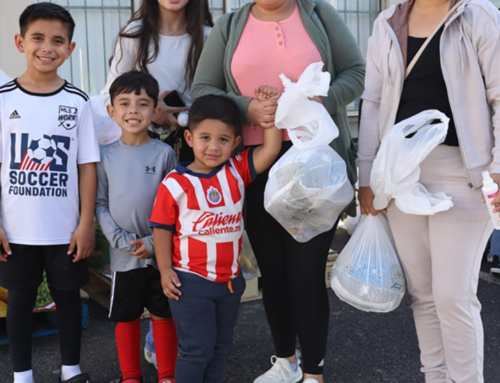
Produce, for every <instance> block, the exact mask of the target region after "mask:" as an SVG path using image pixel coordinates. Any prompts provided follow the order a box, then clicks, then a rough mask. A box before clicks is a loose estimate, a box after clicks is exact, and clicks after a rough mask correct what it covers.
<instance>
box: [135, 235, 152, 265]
mask: <svg viewBox="0 0 500 383" xmlns="http://www.w3.org/2000/svg"><path fill="white" fill-rule="evenodd" d="M130 244H131V245H132V246H135V250H134V251H132V255H133V256H134V257H137V258H139V259H141V260H142V259H148V258H151V254H149V253H148V251H147V250H146V245H144V242H143V241H142V239H140V238H139V239H134V240H133V241H130Z"/></svg>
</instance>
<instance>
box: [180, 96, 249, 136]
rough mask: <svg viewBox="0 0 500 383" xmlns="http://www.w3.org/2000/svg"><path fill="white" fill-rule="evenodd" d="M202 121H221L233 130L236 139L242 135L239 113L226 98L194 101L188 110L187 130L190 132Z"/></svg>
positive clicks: (213, 97) (218, 97)
mask: <svg viewBox="0 0 500 383" xmlns="http://www.w3.org/2000/svg"><path fill="white" fill-rule="evenodd" d="M204 120H219V121H222V122H224V123H225V124H227V125H229V126H231V127H232V128H233V130H234V134H235V135H236V137H238V136H241V135H242V133H241V125H242V118H241V112H240V110H239V109H238V106H237V105H236V104H235V103H234V101H232V100H230V99H229V98H227V97H224V96H215V95H208V96H203V97H200V98H198V99H196V101H195V102H193V105H191V108H190V109H189V130H190V131H191V132H192V131H193V130H194V129H195V128H196V127H197V126H198V124H200V123H201V122H202V121H204Z"/></svg>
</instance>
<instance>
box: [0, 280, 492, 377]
mask: <svg viewBox="0 0 500 383" xmlns="http://www.w3.org/2000/svg"><path fill="white" fill-rule="evenodd" d="M329 296H330V305H331V321H330V333H329V338H328V352H327V355H326V359H325V366H326V367H325V377H326V382H327V383H382V382H390V383H417V382H418V383H423V377H422V375H421V374H420V372H419V368H420V365H419V360H418V347H417V341H416V335H415V331H414V327H413V322H412V316H411V309H410V307H409V304H410V301H409V298H406V299H405V300H404V302H403V304H402V305H401V307H399V308H398V309H397V310H396V311H394V312H392V313H389V314H368V313H363V312H360V311H358V310H356V309H354V308H351V307H350V306H348V305H346V304H345V303H342V302H340V301H339V300H338V299H337V297H336V296H335V295H334V294H333V292H332V291H330V292H329ZM479 297H480V300H481V302H482V304H483V312H482V314H483V320H484V325H485V380H486V383H494V382H498V377H499V376H500V286H498V285H495V284H492V283H487V282H485V281H481V282H480V286H479ZM89 308H90V315H91V318H90V321H91V322H90V324H91V325H90V328H89V329H87V330H86V331H85V332H84V336H83V350H82V351H83V356H82V366H83V368H84V369H85V370H87V371H89V372H90V373H91V376H92V378H93V382H94V383H108V382H110V381H111V380H113V379H116V378H118V377H119V367H118V361H117V357H116V347H115V343H114V324H113V323H111V322H110V321H108V320H107V318H106V312H105V310H104V309H103V308H101V307H100V306H98V305H96V304H95V303H94V302H89ZM147 326H148V323H147V321H142V323H141V327H142V330H143V333H145V331H146V329H147ZM33 346H34V353H33V364H34V371H35V378H36V382H37V383H51V382H54V383H55V382H57V376H58V374H59V368H60V367H59V357H58V343H57V336H47V337H44V338H39V339H35V340H34V341H33ZM272 354H273V346H272V342H271V338H270V333H269V328H268V326H267V323H266V320H265V314H264V309H263V306H262V302H261V301H258V302H250V303H244V304H242V306H241V311H240V316H239V320H238V325H237V327H236V330H235V337H234V345H233V347H232V349H231V351H230V354H229V356H228V360H227V365H226V373H225V380H224V382H225V383H247V382H248V383H251V382H253V379H254V378H255V377H256V376H258V375H259V374H260V373H262V372H263V371H265V370H266V369H268V368H269V367H270V357H271V355H272ZM143 373H144V383H153V382H156V380H155V370H154V369H153V368H152V367H151V366H149V365H147V364H146V363H145V362H144V359H143ZM11 376H12V375H11V367H10V356H9V348H8V346H0V383H11V382H12V379H11Z"/></svg>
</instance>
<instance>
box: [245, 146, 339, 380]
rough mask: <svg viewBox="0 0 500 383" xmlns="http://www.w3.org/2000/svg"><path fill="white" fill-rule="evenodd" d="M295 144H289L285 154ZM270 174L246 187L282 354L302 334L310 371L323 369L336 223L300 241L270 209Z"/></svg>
mask: <svg viewBox="0 0 500 383" xmlns="http://www.w3.org/2000/svg"><path fill="white" fill-rule="evenodd" d="M289 147H290V145H289V144H287V143H283V150H282V153H283V152H284V151H286V149H288V148H289ZM267 178H268V174H267V172H266V173H264V174H262V175H261V176H260V178H259V179H258V180H256V181H254V182H253V183H252V184H250V186H249V187H248V188H247V190H246V203H247V213H246V230H247V233H248V237H249V239H250V243H251V245H252V248H253V250H254V252H255V256H256V257H257V261H258V263H259V267H260V271H261V274H262V290H263V301H264V308H265V310H266V315H267V320H268V322H269V327H270V328H271V333H272V336H273V340H274V346H275V348H276V356H277V357H279V358H287V357H290V356H293V355H294V354H295V341H296V337H297V335H298V337H299V342H300V346H301V349H302V355H303V361H304V372H306V373H308V374H322V373H323V363H322V361H323V358H324V356H325V351H326V343H327V337H328V322H329V315H330V305H329V302H328V294H327V290H326V285H325V271H326V260H327V257H328V251H329V249H330V245H331V243H332V240H333V236H334V234H335V229H336V225H335V227H334V228H333V229H332V230H330V231H328V232H326V233H323V234H320V235H318V236H317V237H315V238H313V239H312V240H310V241H309V242H307V243H299V242H297V241H295V240H294V239H293V237H292V236H291V235H290V234H288V232H287V231H286V230H285V229H283V227H282V226H281V225H280V224H279V223H278V222H277V221H276V220H275V219H274V218H273V217H271V216H270V215H269V214H268V213H267V212H266V211H265V209H264V189H265V186H266V182H267Z"/></svg>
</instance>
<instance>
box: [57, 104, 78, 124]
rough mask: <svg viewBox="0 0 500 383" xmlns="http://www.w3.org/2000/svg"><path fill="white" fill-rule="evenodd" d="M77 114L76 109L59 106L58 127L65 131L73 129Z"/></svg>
mask: <svg viewBox="0 0 500 383" xmlns="http://www.w3.org/2000/svg"><path fill="white" fill-rule="evenodd" d="M77 112H78V109H77V108H74V107H71V106H62V105H59V126H62V127H63V128H64V129H66V130H71V129H73V128H75V127H76V116H77Z"/></svg>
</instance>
